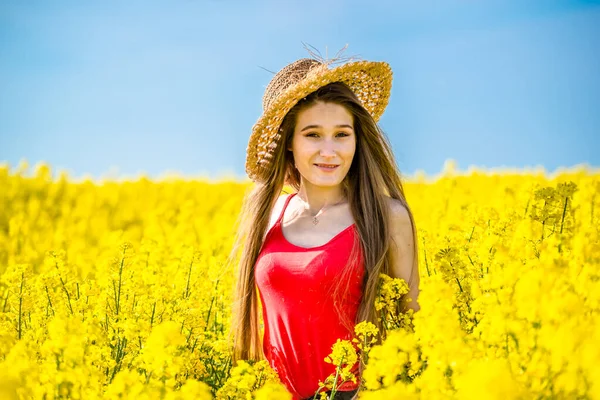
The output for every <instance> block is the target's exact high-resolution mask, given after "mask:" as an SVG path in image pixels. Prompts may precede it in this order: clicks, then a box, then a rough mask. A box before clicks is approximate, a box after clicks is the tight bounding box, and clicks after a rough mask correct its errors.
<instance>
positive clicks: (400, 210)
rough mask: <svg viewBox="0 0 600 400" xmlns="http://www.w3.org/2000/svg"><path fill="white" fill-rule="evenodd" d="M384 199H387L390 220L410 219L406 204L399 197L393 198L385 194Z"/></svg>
mask: <svg viewBox="0 0 600 400" xmlns="http://www.w3.org/2000/svg"><path fill="white" fill-rule="evenodd" d="M385 199H386V201H387V204H388V207H389V209H390V214H391V215H390V217H391V219H392V220H400V221H403V220H406V219H410V217H409V213H408V208H407V207H406V205H405V204H404V202H403V201H402V200H399V199H394V198H392V197H389V196H387V195H386V196H385Z"/></svg>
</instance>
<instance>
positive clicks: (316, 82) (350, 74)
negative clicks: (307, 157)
mask: <svg viewBox="0 0 600 400" xmlns="http://www.w3.org/2000/svg"><path fill="white" fill-rule="evenodd" d="M333 82H343V83H345V84H346V85H348V86H349V87H350V89H352V91H353V92H354V93H355V94H356V96H357V97H358V99H359V100H360V102H361V103H362V105H363V107H364V108H365V109H366V110H367V111H368V112H369V114H371V116H372V117H373V119H374V120H375V122H377V121H379V118H380V117H381V115H382V114H383V112H384V111H385V109H386V107H387V105H388V102H389V98H390V93H391V88H392V69H391V67H390V65H389V64H388V63H386V62H379V61H355V62H350V63H347V64H343V65H340V66H338V67H335V68H332V69H328V68H327V67H326V66H324V67H323V68H316V69H315V70H312V71H310V72H309V73H308V75H307V76H306V77H305V78H304V79H302V80H301V81H300V82H298V83H297V84H295V85H292V86H291V87H289V88H287V89H286V90H285V91H284V92H283V93H281V95H279V96H278V97H277V99H276V100H275V101H274V102H273V103H272V104H271V105H270V107H269V108H268V109H267V110H265V111H264V112H263V114H262V115H261V116H260V118H259V119H258V121H257V122H256V123H255V124H254V126H253V127H252V134H251V135H250V139H249V141H248V148H247V150H246V173H247V174H248V176H249V177H250V179H252V180H253V181H255V182H263V183H264V182H266V180H267V177H268V173H269V167H270V165H271V158H272V153H273V151H274V150H275V149H276V148H277V145H278V142H279V139H280V138H281V135H279V134H278V131H279V127H280V126H281V122H282V121H283V118H284V117H285V115H286V114H287V113H288V112H289V111H290V110H291V109H292V108H293V107H294V106H295V105H296V103H298V101H300V99H302V98H304V97H306V96H308V95H309V94H311V93H312V92H314V91H316V90H317V89H319V88H320V87H323V86H325V85H328V84H330V83H333Z"/></svg>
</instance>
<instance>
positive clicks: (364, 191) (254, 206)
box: [230, 82, 418, 371]
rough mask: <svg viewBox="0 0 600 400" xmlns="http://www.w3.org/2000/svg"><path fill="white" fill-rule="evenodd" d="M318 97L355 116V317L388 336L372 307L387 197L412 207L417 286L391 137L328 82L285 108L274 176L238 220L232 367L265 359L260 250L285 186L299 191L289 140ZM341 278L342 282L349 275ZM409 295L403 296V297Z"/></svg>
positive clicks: (384, 254)
mask: <svg viewBox="0 0 600 400" xmlns="http://www.w3.org/2000/svg"><path fill="white" fill-rule="evenodd" d="M317 101H321V102H326V103H335V104H339V105H341V106H343V107H345V108H346V109H347V110H348V111H349V112H350V113H351V114H352V115H353V118H354V130H355V133H356V151H355V154H354V159H353V160H352V164H351V166H350V169H349V171H348V174H347V175H346V177H345V178H344V181H343V188H344V192H345V195H346V198H347V199H348V203H349V205H350V209H351V211H352V216H353V217H354V220H355V223H356V227H357V230H358V233H359V235H358V237H359V240H358V242H357V245H360V247H361V250H362V254H363V263H364V269H365V277H364V281H363V296H362V299H361V303H360V305H359V308H358V312H357V316H356V321H354V323H358V322H360V321H369V322H372V323H373V324H375V325H376V326H377V327H378V328H379V331H380V338H379V339H380V340H383V339H384V338H385V336H386V332H385V329H384V327H383V326H382V323H381V322H380V321H379V320H378V318H377V313H376V311H375V307H374V303H375V298H376V296H377V290H378V283H379V274H380V273H385V274H388V275H389V274H390V271H391V265H390V264H391V258H390V257H391V254H390V252H389V246H390V226H389V215H390V209H389V204H388V200H387V199H386V196H389V197H391V198H393V199H397V200H399V201H400V202H401V203H402V204H403V205H404V206H405V207H406V209H407V210H408V213H409V216H410V220H411V224H412V230H413V238H414V246H413V248H414V264H413V268H412V271H411V275H410V279H409V282H408V284H409V286H410V285H412V284H413V280H415V279H418V277H417V276H416V275H417V274H418V268H417V265H418V250H417V233H416V227H415V223H414V219H413V216H412V213H411V211H410V208H409V207H408V204H407V202H406V199H405V197H404V190H403V188H402V182H401V176H400V172H399V170H398V167H397V165H396V162H395V160H394V157H393V154H392V150H391V146H390V144H389V141H388V139H387V137H386V135H385V134H384V132H383V131H382V130H381V129H380V128H379V126H378V125H377V124H376V122H375V121H374V120H373V118H372V117H371V115H370V114H369V112H368V111H367V110H365V108H364V107H363V106H362V105H361V103H360V101H359V100H358V98H357V97H356V95H355V94H354V93H353V92H352V90H351V89H350V88H349V87H348V86H347V85H345V84H344V83H341V82H335V83H331V84H329V85H326V86H323V87H322V88H320V89H318V90H317V91H315V92H313V93H311V94H310V95H309V96H307V97H305V98H304V99H302V100H301V101H300V102H298V103H297V104H296V105H295V106H294V107H293V108H292V109H291V110H290V111H289V112H288V113H287V114H286V116H285V118H284V119H283V121H282V123H281V126H280V129H279V133H280V134H281V139H280V140H281V142H280V144H279V146H277V148H276V149H275V151H274V153H273V158H272V159H271V162H272V165H271V169H270V174H269V176H268V179H267V180H266V183H256V184H255V185H254V186H253V187H252V190H251V192H250V193H248V194H247V196H246V197H245V200H244V204H243V207H242V212H241V214H240V218H239V220H238V225H239V229H238V234H237V237H236V241H235V244H234V247H233V250H232V253H231V255H230V260H235V259H236V257H237V256H238V255H239V252H240V251H241V257H240V262H239V269H238V271H239V272H238V276H237V277H238V280H237V285H236V288H235V294H234V304H233V308H234V309H233V311H234V312H233V320H232V329H231V333H232V334H233V336H234V354H233V363H234V365H235V363H236V361H237V360H258V359H261V358H263V354H262V349H261V338H260V330H259V319H258V316H259V296H258V293H257V289H256V287H255V281H254V266H255V264H256V260H257V258H258V255H259V253H260V251H261V248H262V244H263V240H264V236H265V234H266V231H267V228H268V225H269V221H270V216H271V211H272V209H273V206H274V205H275V203H276V201H277V198H278V197H279V195H280V194H281V191H282V189H283V187H284V185H286V184H287V185H290V186H291V187H293V188H294V189H295V190H296V191H298V190H299V189H300V173H299V172H298V170H297V169H296V168H295V167H294V160H293V154H292V152H291V151H289V150H286V149H287V148H288V147H289V146H290V144H291V141H292V137H293V134H294V129H295V126H296V121H297V116H298V113H299V112H301V111H302V110H304V109H306V108H308V107H310V106H312V105H314V104H315V103H316V102H317ZM352 254H355V252H354V251H353V252H352ZM347 271H351V270H350V269H347ZM339 281H340V282H341V283H342V284H343V282H347V281H348V279H339ZM417 282H418V281H417ZM337 292H338V291H337V290H336V293H337ZM405 297H406V296H405ZM404 300H405V299H401V302H402V303H403V301H404ZM340 315H341V314H340ZM361 371H362V366H361Z"/></svg>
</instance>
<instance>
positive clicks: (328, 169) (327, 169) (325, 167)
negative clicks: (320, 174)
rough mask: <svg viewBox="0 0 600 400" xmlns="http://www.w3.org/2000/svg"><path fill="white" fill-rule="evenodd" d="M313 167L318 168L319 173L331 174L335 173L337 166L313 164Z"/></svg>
mask: <svg viewBox="0 0 600 400" xmlns="http://www.w3.org/2000/svg"><path fill="white" fill-rule="evenodd" d="M315 167H317V168H319V169H320V170H321V171H325V172H331V171H335V170H336V169H337V168H338V167H339V165H336V164H315Z"/></svg>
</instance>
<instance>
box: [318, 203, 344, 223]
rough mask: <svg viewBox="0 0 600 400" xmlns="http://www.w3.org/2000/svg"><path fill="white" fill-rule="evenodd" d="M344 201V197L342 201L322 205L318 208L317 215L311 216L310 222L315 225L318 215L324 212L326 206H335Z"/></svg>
mask: <svg viewBox="0 0 600 400" xmlns="http://www.w3.org/2000/svg"><path fill="white" fill-rule="evenodd" d="M345 201H346V199H344V200H342V201H338V202H337V203H334V204H327V205H325V206H323V207H322V208H321V209H320V210H319V212H318V213H317V215H315V216H314V217H313V219H312V223H313V225H317V224H318V223H319V215H321V214H322V213H324V212H325V210H326V209H327V208H328V207H333V206H337V205H338V204H342V203H343V202H345Z"/></svg>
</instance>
